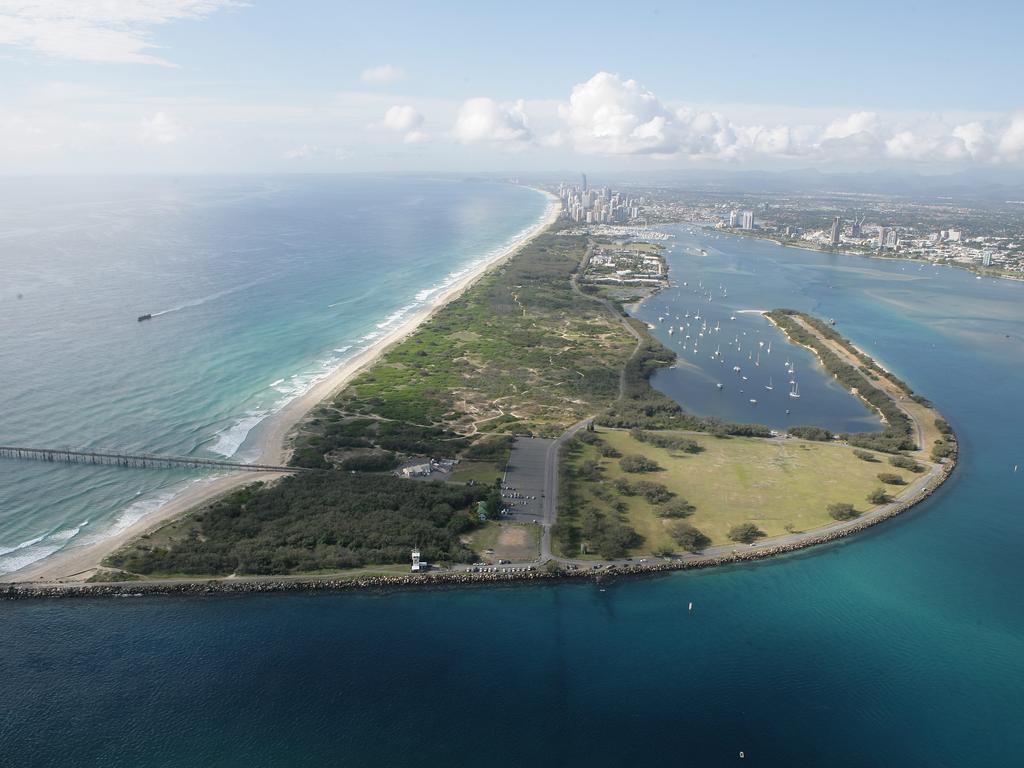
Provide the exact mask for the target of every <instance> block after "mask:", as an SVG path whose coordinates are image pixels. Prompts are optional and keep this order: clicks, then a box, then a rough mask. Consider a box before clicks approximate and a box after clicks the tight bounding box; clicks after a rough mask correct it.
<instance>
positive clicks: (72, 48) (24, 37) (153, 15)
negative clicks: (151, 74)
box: [0, 0, 238, 66]
mask: <svg viewBox="0 0 1024 768" xmlns="http://www.w3.org/2000/svg"><path fill="white" fill-rule="evenodd" d="M237 4H238V3H237V2H235V0H106V1H105V0H0V44H3V45H12V46H15V47H18V48H22V49H26V50H30V51H34V52H36V53H41V54H43V55H45V56H50V57H53V58H59V59H72V60H76V61H95V62H112V63H121V64H159V65H162V66H174V64H172V63H171V62H170V61H168V60H167V59H164V58H161V57H160V56H155V55H153V54H152V53H150V52H149V51H150V50H151V49H153V48H155V47H156V46H155V45H154V44H153V43H152V42H151V41H150V38H149V34H150V29H151V28H152V27H155V26H158V25H160V24H167V23H169V22H172V21H181V20H187V19H192V20H197V19H203V18H206V17H207V16H209V15H210V14H211V13H213V12H214V11H217V10H218V9H220V8H224V7H228V6H233V5H237Z"/></svg>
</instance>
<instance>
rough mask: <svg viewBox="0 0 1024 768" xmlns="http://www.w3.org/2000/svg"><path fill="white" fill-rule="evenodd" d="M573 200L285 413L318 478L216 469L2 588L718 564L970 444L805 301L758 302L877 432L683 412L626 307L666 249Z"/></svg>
mask: <svg viewBox="0 0 1024 768" xmlns="http://www.w3.org/2000/svg"><path fill="white" fill-rule="evenodd" d="M558 212H559V209H558V206H557V205H552V207H551V208H549V211H548V214H547V216H546V217H545V221H544V222H543V225H542V226H538V228H537V231H534V232H531V233H530V235H529V237H524V238H523V241H522V242H519V243H517V244H516V248H514V249H510V251H509V252H507V253H504V254H501V255H500V256H499V257H498V258H496V259H495V260H493V261H492V262H491V263H489V264H487V265H481V266H480V267H479V269H478V270H477V271H476V272H475V273H474V274H472V275H469V276H467V278H466V279H465V280H463V281H462V283H461V284H460V285H458V286H456V287H453V288H452V289H451V290H450V291H449V293H448V294H447V295H446V296H445V297H443V298H442V299H440V300H439V301H438V302H437V303H436V304H435V305H434V306H432V307H430V308H429V309H424V310H423V311H422V312H421V313H420V314H419V316H418V317H416V318H414V319H412V320H410V322H409V323H408V324H407V325H406V326H405V327H403V328H402V329H399V330H397V331H396V332H395V333H394V334H392V335H391V336H390V337H389V338H388V339H387V340H386V341H385V342H384V343H382V344H381V345H379V346H377V347H375V348H373V349H372V350H367V351H366V352H365V353H364V354H363V355H362V356H361V358H359V359H356V360H353V361H351V363H350V364H348V365H346V366H344V368H343V369H342V370H339V371H338V372H337V373H336V374H335V375H334V376H333V377H332V378H331V379H330V380H329V381H325V382H323V383H322V384H321V385H320V387H318V388H317V389H316V390H314V391H313V392H311V393H309V395H307V396H306V397H305V398H303V399H302V401H301V402H297V403H296V404H295V406H294V407H292V408H290V410H289V411H288V414H287V416H284V417H282V418H280V419H278V420H277V422H276V423H275V425H274V428H273V429H271V430H269V432H270V434H269V435H268V438H267V443H266V448H265V451H264V454H263V455H264V457H265V459H266V460H267V463H270V461H271V460H273V461H276V462H282V463H283V462H285V461H288V462H290V463H291V464H292V465H293V466H297V467H303V468H305V469H309V470H315V471H312V472H303V473H301V474H294V475H287V476H286V475H284V473H282V474H280V475H273V476H270V477H268V478H266V480H267V481H266V482H261V483H255V484H249V485H245V483H246V481H247V480H249V479H250V478H248V477H239V476H237V475H230V476H225V477H220V478H218V479H216V480H214V481H213V482H210V483H209V484H207V485H206V486H204V488H203V490H202V491H201V492H200V493H199V494H197V495H193V496H191V497H188V498H181V499H179V500H178V501H177V503H176V505H174V506H173V507H171V508H169V509H167V510H165V511H164V512H163V513H162V514H161V516H160V519H159V520H153V519H150V520H147V522H146V525H145V528H142V527H137V528H136V529H134V530H131V531H127V532H125V534H124V535H122V536H121V537H119V538H118V539H117V540H114V541H111V542H110V543H108V544H107V545H106V546H105V547H103V548H95V549H92V550H90V551H88V552H86V551H82V552H80V553H78V554H77V555H76V558H75V559H66V560H64V561H63V562H61V561H58V560H56V559H55V560H54V561H53V562H50V563H47V564H44V565H43V566H42V567H41V568H38V569H35V570H32V571H28V572H26V573H25V574H19V575H21V576H22V581H21V583H20V584H17V585H11V586H10V587H9V588H8V594H9V595H11V596H22V595H24V594H28V593H27V592H26V591H25V590H26V589H29V590H31V591H32V593H34V594H55V593H56V594H66V593H67V594H78V593H82V592H83V591H85V592H90V591H95V590H99V591H100V592H101V593H104V594H107V593H117V592H123V591H129V592H137V591H150V592H193V591H195V589H196V585H197V584H202V588H203V589H215V590H229V591H236V590H242V591H248V590H265V589H299V588H314V589H315V588H342V587H351V586H365V585H381V584H400V585H409V584H434V583H450V582H456V583H463V582H474V581H494V580H499V581H504V580H507V579H517V578H526V579H535V578H551V577H577V576H580V575H583V574H585V573H586V574H589V573H600V574H606V573H634V572H646V571H652V570H654V571H660V570H665V569H676V568H693V567H707V566H708V565H716V564H720V563H727V562H735V561H737V560H748V559H752V558H760V557H766V556H770V555H774V554H779V553H781V552H786V551H790V550H793V549H798V548H801V547H806V546H810V545H812V544H815V543H820V542H824V541H831V540H834V539H837V538H841V537H843V536H847V535H849V534H850V533H852V532H854V531H857V530H860V529H862V528H865V527H867V526H870V525H874V524H876V523H877V522H880V521H881V520H884V519H887V518H888V517H891V516H892V515H895V514H898V513H899V512H901V511H903V510H904V509H906V508H908V507H910V506H912V505H913V504H915V503H917V502H918V501H920V500H921V499H923V498H925V497H926V496H928V495H929V494H930V493H932V492H933V491H934V490H935V488H937V487H938V486H939V485H940V484H941V482H942V481H943V480H944V479H945V478H946V477H947V476H948V474H949V472H950V471H951V470H952V468H953V466H954V463H955V457H956V442H955V438H954V437H953V435H952V432H951V430H950V429H949V427H948V424H947V423H946V422H945V421H944V420H943V419H942V418H941V417H940V416H939V414H938V413H936V411H935V410H934V408H933V407H932V406H931V405H930V404H929V403H928V402H927V401H926V400H924V399H923V398H921V397H919V396H917V395H915V394H914V393H913V392H911V391H910V389H909V387H907V386H906V385H905V384H904V383H903V382H901V381H900V380H899V379H897V378H896V377H894V376H893V375H892V374H891V373H889V372H888V371H886V370H885V369H884V368H882V367H881V366H880V365H878V363H876V362H875V361H874V360H872V359H871V358H870V357H869V356H867V355H866V354H864V353H863V352H862V351H861V350H859V349H857V348H856V347H855V346H854V345H853V344H852V343H850V342H849V341H848V340H846V339H845V338H843V337H842V336H840V335H839V334H838V333H836V332H835V331H834V329H832V328H831V327H830V326H828V324H826V323H823V322H822V321H820V320H817V319H816V318H813V317H811V316H809V315H805V314H801V313H798V312H794V311H792V310H775V311H773V312H769V313H766V317H767V318H768V319H769V320H770V321H771V322H772V323H774V324H775V325H776V326H777V327H778V328H779V330H781V331H782V332H783V333H784V334H785V335H786V336H787V337H788V339H789V340H790V341H791V342H792V343H796V344H801V345H804V346H806V347H809V348H810V349H812V350H813V351H814V353H815V354H816V355H817V356H818V359H819V361H820V363H821V365H822V366H823V367H824V369H825V370H826V371H828V372H829V373H830V374H832V375H833V376H835V377H836V378H837V380H839V381H840V382H841V383H843V385H844V386H846V387H847V388H848V389H849V390H850V391H851V392H853V393H854V394H855V395H856V396H857V397H859V398H860V399H861V400H862V401H864V402H865V404H866V405H867V406H868V407H869V408H870V409H871V410H873V411H875V412H877V413H878V414H879V416H880V417H881V418H882V419H883V421H884V424H885V429H884V430H883V431H882V432H866V433H852V434H842V435H835V434H832V433H831V432H830V431H828V430H826V429H823V428H820V427H813V426H808V427H795V428H792V429H790V430H789V433H788V434H786V433H779V432H776V431H774V430H771V429H769V428H768V427H765V426H763V425H759V424H756V423H731V422H725V421H722V420H720V419H714V418H705V417H698V416H694V415H691V414H688V413H686V412H685V411H683V409H682V408H681V407H680V406H679V405H678V404H677V403H676V402H674V401H673V400H671V399H669V398H668V397H666V396H665V395H663V394H661V393H660V392H658V391H656V390H654V389H653V388H652V387H651V386H650V383H649V378H650V376H651V375H652V373H653V372H654V371H656V370H657V369H658V368H660V367H664V366H667V365H671V364H672V363H673V361H674V360H675V354H674V353H673V352H672V351H671V350H669V349H667V348H666V347H664V346H662V345H661V344H660V343H659V342H658V341H657V340H656V339H655V338H654V337H653V336H651V335H650V333H649V331H648V328H647V327H646V325H645V324H643V323H641V322H639V321H638V320H636V319H633V318H631V317H629V315H628V314H627V313H626V311H625V309H624V305H626V304H628V303H630V302H632V301H636V300H638V299H642V298H644V297H645V296H648V295H650V294H651V293H653V292H655V291H657V290H659V289H660V288H661V287H662V286H663V285H665V284H666V279H665V274H666V273H665V269H666V266H665V262H664V261H663V260H662V259H661V257H660V255H659V251H660V247H659V246H657V245H654V244H651V243H641V242H638V241H636V240H635V239H633V238H631V237H629V236H625V237H619V238H616V237H615V236H614V233H612V234H609V233H608V231H603V232H602V234H600V235H595V234H592V233H588V232H586V231H581V230H579V229H573V228H571V222H569V221H565V220H564V219H563V220H561V221H559V220H557V217H558ZM752 478H756V482H755V481H754V480H753V479H752ZM414 550H415V552H416V553H417V554H416V557H415V565H414V568H417V569H419V570H418V572H416V573H409V557H410V552H411V551H414ZM101 560H102V565H101V562H100V561H101ZM26 581H27V582H30V583H31V586H30V585H28V584H25V582H26Z"/></svg>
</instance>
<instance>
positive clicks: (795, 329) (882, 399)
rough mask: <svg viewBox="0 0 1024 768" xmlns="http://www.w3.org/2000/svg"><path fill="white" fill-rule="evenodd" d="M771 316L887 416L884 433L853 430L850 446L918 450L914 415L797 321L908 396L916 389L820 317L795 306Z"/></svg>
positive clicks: (844, 383)
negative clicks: (885, 368) (863, 352)
mask: <svg viewBox="0 0 1024 768" xmlns="http://www.w3.org/2000/svg"><path fill="white" fill-rule="evenodd" d="M768 317H769V318H771V320H772V321H773V322H774V323H775V324H776V325H778V326H779V328H781V329H782V330H783V331H784V332H785V333H786V335H787V336H789V338H790V339H792V340H793V341H795V342H796V343H798V344H803V345H804V346H807V347H810V348H812V349H813V350H814V351H815V352H816V353H817V355H818V358H819V359H820V360H821V364H822V365H823V366H824V367H825V370H827V371H828V372H829V373H831V374H832V375H833V376H834V377H835V378H836V380H837V381H839V383H840V384H842V385H843V386H844V387H846V388H847V389H849V390H851V391H856V392H857V394H858V396H859V397H860V398H861V399H863V400H864V401H865V402H866V403H868V404H869V405H870V406H871V407H873V408H874V409H875V410H876V411H878V413H879V414H881V416H882V417H883V418H884V419H885V429H884V430H883V431H882V432H851V433H849V434H847V435H844V438H845V439H846V441H847V442H848V443H850V445H856V446H858V447H861V448H870V449H872V450H875V451H882V452H884V453H896V452H897V451H913V450H916V449H917V445H916V444H915V442H914V438H913V432H914V425H913V422H912V421H911V420H910V417H909V416H907V414H906V413H905V412H904V411H903V409H901V408H900V407H899V406H898V405H897V404H896V402H895V401H894V400H893V398H891V397H890V396H889V395H888V394H887V393H886V392H884V391H883V390H881V389H879V388H878V387H876V386H875V385H874V384H872V383H871V382H870V381H869V380H868V378H867V376H866V375H865V374H864V373H862V372H861V371H860V370H858V368H857V367H856V366H854V365H851V364H850V363H848V362H846V360H845V359H843V358H842V357H840V356H839V355H837V354H836V353H835V352H833V351H832V349H831V348H830V347H829V346H828V345H827V344H825V343H824V342H822V341H821V340H820V339H819V338H818V336H816V335H815V334H814V333H811V332H810V331H808V330H807V329H806V328H804V327H803V325H801V323H800V322H797V321H796V320H794V319H793V318H794V317H797V318H799V319H800V320H801V321H802V322H803V323H806V324H807V325H808V326H810V327H812V328H813V329H814V330H815V331H817V333H820V334H821V335H822V336H823V337H825V338H827V339H830V340H831V341H834V342H835V343H837V344H839V345H840V346H842V347H843V348H845V349H846V350H847V351H849V352H850V353H851V354H853V355H855V356H856V357H857V359H858V360H859V361H860V362H861V364H862V366H864V368H865V369H867V370H868V371H869V372H871V373H872V374H874V377H875V378H876V379H877V378H878V376H880V375H884V376H885V377H886V378H887V379H888V380H889V381H891V382H892V383H893V384H894V385H896V386H897V387H899V388H900V389H901V390H903V391H904V392H905V393H907V394H908V395H913V391H912V390H911V389H910V388H909V387H907V385H906V384H904V383H903V382H902V381H900V380H899V379H897V378H896V377H895V376H891V375H888V374H885V372H884V371H883V370H882V368H881V367H879V366H878V364H877V363H875V361H874V360H872V359H871V358H870V357H868V356H867V355H864V354H862V353H861V352H859V351H858V350H857V349H856V347H854V346H853V344H851V343H850V342H849V341H847V340H846V339H844V338H843V337H842V336H840V335H839V334H838V333H836V331H835V330H834V329H833V328H832V327H831V326H829V325H827V324H825V323H822V322H821V321H820V320H818V319H817V318H814V317H811V316H810V315H806V314H804V313H802V312H797V311H796V310H793V309H776V310H774V311H772V312H769V313H768Z"/></svg>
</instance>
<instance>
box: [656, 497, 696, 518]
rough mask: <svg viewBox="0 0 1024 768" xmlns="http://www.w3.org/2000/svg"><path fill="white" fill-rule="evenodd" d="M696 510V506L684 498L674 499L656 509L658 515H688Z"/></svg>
mask: <svg viewBox="0 0 1024 768" xmlns="http://www.w3.org/2000/svg"><path fill="white" fill-rule="evenodd" d="M696 511H697V507H695V506H694V505H693V504H691V503H690V502H688V501H687V500H686V499H675V500H674V501H671V502H669V503H668V504H665V505H664V506H660V507H658V508H657V510H656V512H657V514H658V516H659V517H689V516H690V515H692V514H693V513H694V512H696Z"/></svg>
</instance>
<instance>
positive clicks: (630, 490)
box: [612, 477, 636, 496]
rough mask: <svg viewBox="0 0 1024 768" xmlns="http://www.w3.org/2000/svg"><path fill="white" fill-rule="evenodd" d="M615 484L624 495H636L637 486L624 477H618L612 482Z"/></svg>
mask: <svg viewBox="0 0 1024 768" xmlns="http://www.w3.org/2000/svg"><path fill="white" fill-rule="evenodd" d="M612 485H613V486H615V490H616V491H618V492H619V493H621V494H622V495H623V496H636V488H634V487H633V484H632V483H630V482H629V480H627V479H626V478H624V477H617V478H615V480H614V481H613V482H612Z"/></svg>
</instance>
